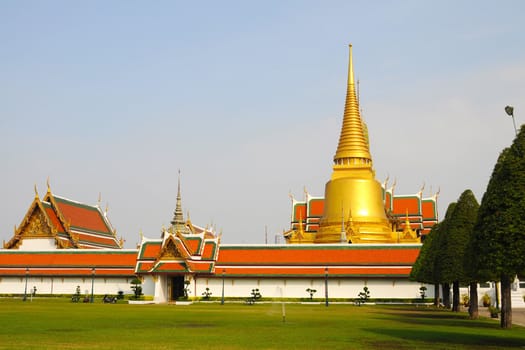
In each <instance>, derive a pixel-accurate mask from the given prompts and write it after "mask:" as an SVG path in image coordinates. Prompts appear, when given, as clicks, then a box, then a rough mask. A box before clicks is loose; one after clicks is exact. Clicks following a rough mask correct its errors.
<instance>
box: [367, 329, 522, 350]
mask: <svg viewBox="0 0 525 350" xmlns="http://www.w3.org/2000/svg"><path fill="white" fill-rule="evenodd" d="M363 330H364V331H368V332H370V333H374V334H378V335H381V336H389V337H392V338H399V339H403V340H404V341H407V340H408V341H416V342H421V343H439V344H450V346H451V348H452V347H454V345H464V346H480V347H489V346H493V347H499V348H523V346H525V340H524V339H517V338H513V337H512V335H511V334H508V333H504V334H503V333H502V334H501V335H499V336H498V335H485V334H478V335H472V334H463V333H455V332H449V331H445V330H439V329H436V330H413V329H405V328H388V329H363Z"/></svg>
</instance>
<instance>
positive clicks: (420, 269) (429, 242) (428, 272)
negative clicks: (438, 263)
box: [410, 223, 440, 306]
mask: <svg viewBox="0 0 525 350" xmlns="http://www.w3.org/2000/svg"><path fill="white" fill-rule="evenodd" d="M439 225H440V224H439V223H438V224H436V225H434V227H432V229H431V230H430V233H429V234H428V236H427V237H426V238H425V241H424V242H423V246H422V247H421V250H420V251H419V255H418V257H417V259H416V262H415V263H414V265H412V270H411V271H410V279H411V280H413V281H418V282H421V283H427V284H433V285H434V305H435V306H439V281H438V280H437V279H436V276H435V275H434V263H435V254H434V252H435V250H434V249H433V244H434V243H433V242H434V237H436V236H437V235H438V234H439V233H438V230H439ZM436 287H437V288H436Z"/></svg>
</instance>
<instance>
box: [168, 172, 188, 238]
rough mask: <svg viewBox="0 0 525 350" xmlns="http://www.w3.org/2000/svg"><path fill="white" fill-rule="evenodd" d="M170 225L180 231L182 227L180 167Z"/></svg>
mask: <svg viewBox="0 0 525 350" xmlns="http://www.w3.org/2000/svg"><path fill="white" fill-rule="evenodd" d="M171 224H172V226H174V228H175V229H176V230H179V231H182V229H183V227H184V224H185V222H184V213H183V212H182V199H181V195H180V169H179V179H178V184H177V201H176V204H175V212H174V213H173V220H171Z"/></svg>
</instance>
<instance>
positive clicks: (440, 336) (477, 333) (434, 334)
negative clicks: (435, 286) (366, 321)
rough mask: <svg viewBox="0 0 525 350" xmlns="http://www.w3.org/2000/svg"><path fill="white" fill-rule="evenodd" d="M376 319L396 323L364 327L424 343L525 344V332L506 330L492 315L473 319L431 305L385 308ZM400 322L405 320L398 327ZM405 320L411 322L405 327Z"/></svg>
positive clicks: (508, 346) (514, 346) (371, 331)
mask: <svg viewBox="0 0 525 350" xmlns="http://www.w3.org/2000/svg"><path fill="white" fill-rule="evenodd" d="M377 314H378V316H377V317H374V318H376V319H381V320H385V319H389V320H391V321H392V327H389V328H383V329H377V328H373V329H372V328H366V329H365V328H363V330H364V331H367V332H370V333H373V334H378V335H382V336H389V337H392V338H398V339H403V340H405V341H407V340H408V341H414V342H423V343H441V344H450V345H451V346H452V345H464V346H482V347H499V348H518V347H521V348H523V347H524V346H525V333H522V332H520V331H521V329H520V330H519V331H518V332H513V331H512V330H502V329H501V328H500V327H499V323H498V322H493V321H490V320H488V319H483V318H481V319H479V320H469V319H468V318H467V315H466V314H465V313H453V312H450V311H444V310H436V309H428V310H420V309H416V310H407V309H383V310H381V312H377ZM396 323H401V325H398V326H397V327H396ZM402 324H409V325H410V326H408V327H404V326H402ZM516 328H522V327H519V326H518V327H516Z"/></svg>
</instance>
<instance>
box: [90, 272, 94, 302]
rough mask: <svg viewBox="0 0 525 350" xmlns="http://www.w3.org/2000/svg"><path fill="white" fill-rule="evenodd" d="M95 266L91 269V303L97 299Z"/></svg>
mask: <svg viewBox="0 0 525 350" xmlns="http://www.w3.org/2000/svg"><path fill="white" fill-rule="evenodd" d="M94 291H95V268H92V269H91V303H93V302H94V301H95V298H94V297H95V294H94Z"/></svg>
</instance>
